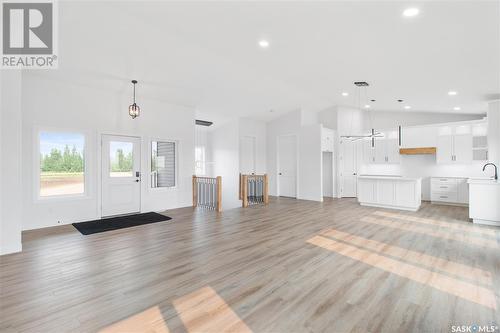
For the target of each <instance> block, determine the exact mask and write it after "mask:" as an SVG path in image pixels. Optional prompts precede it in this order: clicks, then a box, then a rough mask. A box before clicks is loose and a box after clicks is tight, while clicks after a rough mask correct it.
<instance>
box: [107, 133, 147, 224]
mask: <svg viewBox="0 0 500 333" xmlns="http://www.w3.org/2000/svg"><path fill="white" fill-rule="evenodd" d="M140 149H141V139H140V138H137V137H129V136H116V135H103V136H102V159H101V161H102V162H101V164H102V177H101V178H102V211H101V214H102V216H113V215H121V214H130V213H138V212H140V210H141V183H140V181H141V177H140V170H141V151H140Z"/></svg>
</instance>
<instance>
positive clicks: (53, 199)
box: [32, 126, 91, 204]
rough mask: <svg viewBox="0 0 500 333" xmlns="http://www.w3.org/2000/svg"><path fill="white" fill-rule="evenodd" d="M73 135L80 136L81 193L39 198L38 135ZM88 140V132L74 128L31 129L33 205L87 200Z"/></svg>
mask: <svg viewBox="0 0 500 333" xmlns="http://www.w3.org/2000/svg"><path fill="white" fill-rule="evenodd" d="M42 132H48V133H73V134H82V135H83V139H84V143H83V154H84V159H83V163H84V166H83V193H78V194H61V195H51V196H45V197H42V196H40V133H42ZM89 139H90V131H88V130H83V129H74V128H62V127H60V128H59V127H49V126H35V127H34V129H33V147H34V149H33V165H32V167H33V201H34V203H35V204H38V203H43V202H56V203H57V202H62V201H71V200H89V199H91V195H90V192H89V188H90V178H91V169H89V165H90V164H89Z"/></svg>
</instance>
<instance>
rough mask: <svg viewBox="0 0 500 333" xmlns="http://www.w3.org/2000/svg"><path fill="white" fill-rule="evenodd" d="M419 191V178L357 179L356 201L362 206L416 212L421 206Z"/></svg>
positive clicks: (420, 185) (378, 177)
mask: <svg viewBox="0 0 500 333" xmlns="http://www.w3.org/2000/svg"><path fill="white" fill-rule="evenodd" d="M421 191H422V180H421V178H405V177H384V176H359V177H358V201H359V203H360V204H361V205H363V206H373V207H383V208H393V209H401V210H411V211H416V210H418V209H419V208H420V205H421V195H422V194H421V193H422V192H421Z"/></svg>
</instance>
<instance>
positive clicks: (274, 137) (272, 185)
mask: <svg viewBox="0 0 500 333" xmlns="http://www.w3.org/2000/svg"><path fill="white" fill-rule="evenodd" d="M301 122H302V116H301V111H300V110H294V111H290V112H288V113H286V114H284V115H282V116H281V117H279V118H276V119H273V120H271V121H270V122H268V123H267V137H266V140H267V173H268V174H269V194H270V195H277V193H278V182H277V176H278V160H277V157H278V151H277V149H278V147H277V144H278V137H279V136H281V135H290V134H292V135H297V136H298V135H299V131H300V127H301V125H302V123H301ZM299 192H300V186H299V183H298V182H297V193H299Z"/></svg>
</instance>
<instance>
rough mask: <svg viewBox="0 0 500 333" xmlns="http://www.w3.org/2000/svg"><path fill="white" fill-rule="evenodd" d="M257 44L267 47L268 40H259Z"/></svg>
mask: <svg viewBox="0 0 500 333" xmlns="http://www.w3.org/2000/svg"><path fill="white" fill-rule="evenodd" d="M259 46H260V47H261V48H263V49H267V48H268V47H269V41H268V40H265V39H261V40H259Z"/></svg>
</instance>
